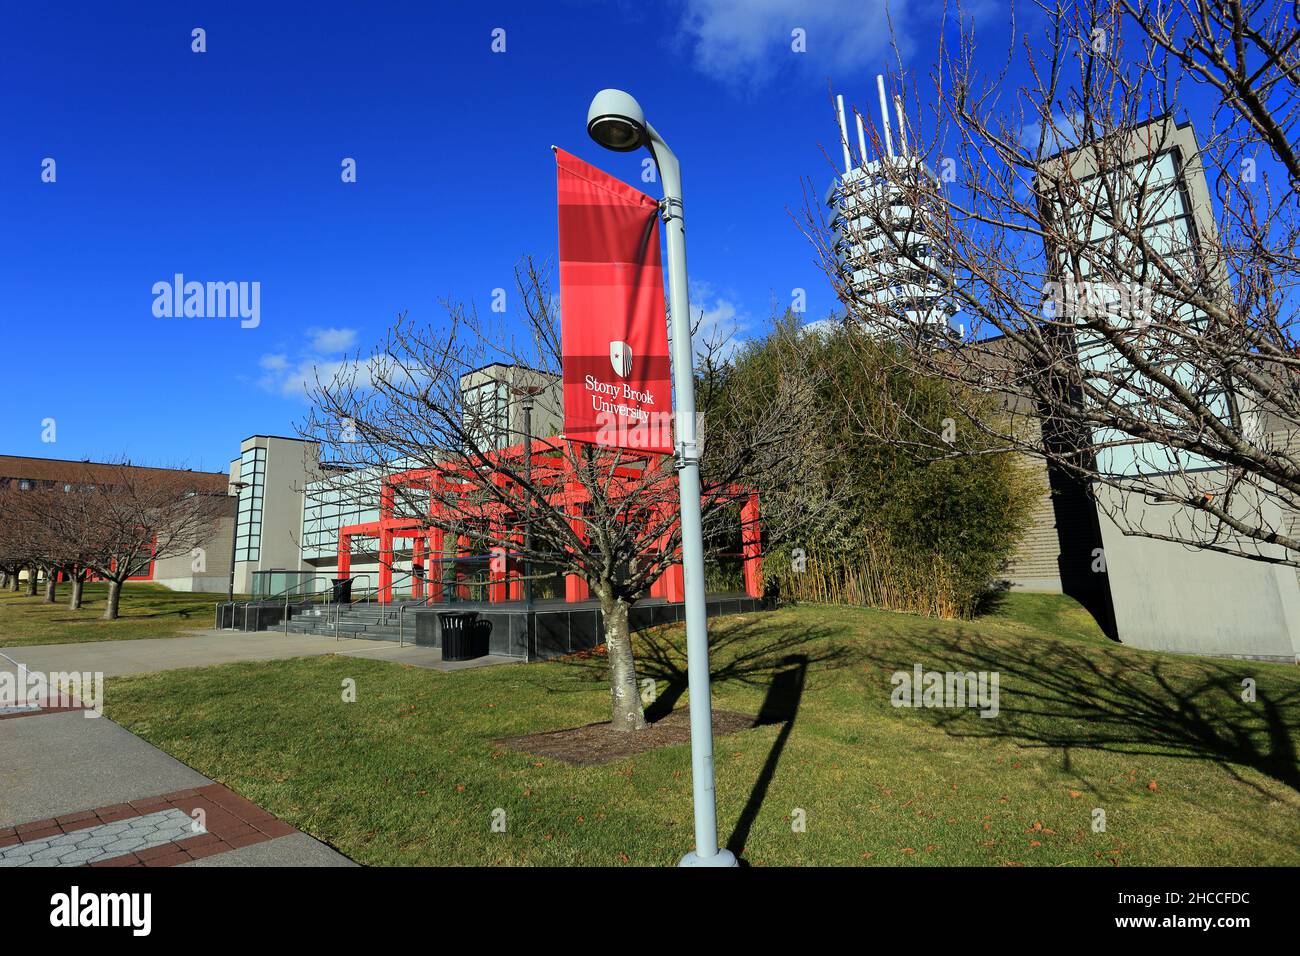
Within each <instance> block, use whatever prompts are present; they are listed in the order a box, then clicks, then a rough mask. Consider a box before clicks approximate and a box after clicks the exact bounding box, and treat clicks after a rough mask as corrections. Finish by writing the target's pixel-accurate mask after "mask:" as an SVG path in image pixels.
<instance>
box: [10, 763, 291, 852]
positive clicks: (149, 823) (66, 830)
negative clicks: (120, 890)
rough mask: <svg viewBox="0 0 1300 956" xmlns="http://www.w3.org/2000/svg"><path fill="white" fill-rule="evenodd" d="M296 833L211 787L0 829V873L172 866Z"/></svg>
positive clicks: (216, 785) (218, 786)
mask: <svg viewBox="0 0 1300 956" xmlns="http://www.w3.org/2000/svg"><path fill="white" fill-rule="evenodd" d="M297 832H298V831H297V830H295V829H294V828H293V827H291V826H289V824H287V823H284V822H282V821H280V820H278V819H276V817H275V815H274V814H271V813H268V812H267V811H265V810H263V809H262V808H261V807H259V806H257V805H256V804H255V803H252V802H250V801H249V800H246V799H244V798H243V797H241V796H240V795H239V794H237V793H235V792H234V791H232V790H230V789H228V788H226V787H223V786H222V785H221V784H219V783H214V784H211V785H209V786H206V787H195V788H191V789H189V790H180V791H177V792H176V793H166V794H162V795H161V796H157V797H149V798H147V799H144V800H132V801H131V802H129V803H117V804H113V805H112V806H107V807H97V808H95V809H93V810H83V811H80V812H78V813H69V814H65V815H64V816H61V817H53V818H50V819H46V820H32V821H29V822H27V823H20V824H18V825H17V826H12V827H0V867H4V866H86V865H89V866H174V865H176V864H178V863H188V862H190V861H191V860H200V859H203V858H204V857H209V856H213V855H215V854H217V853H225V852H227V851H229V850H234V849H237V848H239V847H243V846H251V845H252V844H254V843H262V842H264V841H266V840H272V839H275V838H276V837H282V836H289V835H290V834H293V833H297Z"/></svg>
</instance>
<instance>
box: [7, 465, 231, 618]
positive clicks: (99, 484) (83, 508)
mask: <svg viewBox="0 0 1300 956" xmlns="http://www.w3.org/2000/svg"><path fill="white" fill-rule="evenodd" d="M224 506H225V501H224V496H221V495H214V494H212V493H211V491H210V489H208V488H205V487H204V486H203V485H202V483H201V482H198V481H196V480H195V478H194V476H193V475H191V474H190V473H188V472H185V471H181V470H179V469H159V468H141V467H136V466H132V465H130V464H128V463H126V462H125V461H122V462H112V463H109V464H107V465H97V466H96V468H95V471H94V473H93V474H92V473H91V472H90V471H88V470H87V471H85V472H84V473H83V474H80V475H77V474H75V472H74V474H73V475H72V476H71V477H69V478H68V479H67V480H66V481H64V482H63V483H61V484H58V485H56V486H55V487H53V488H51V489H48V490H46V491H44V492H42V493H41V494H40V495H38V496H36V497H33V499H32V508H33V511H34V513H35V514H34V522H33V523H34V525H35V526H36V528H37V529H38V530H37V532H36V540H37V541H38V542H40V543H41V544H43V545H44V548H43V551H44V554H43V556H42V560H44V561H46V562H47V563H48V564H50V566H54V567H59V568H62V569H64V570H66V571H68V573H69V574H70V576H71V578H72V580H73V601H74V606H79V604H80V599H81V589H80V586H79V585H80V583H81V582H84V580H85V577H86V575H87V573H91V574H94V575H95V576H96V577H98V578H101V579H103V580H105V581H107V582H108V596H107V598H106V600H105V605H104V615H103V616H104V619H105V620H109V621H112V620H116V619H117V616H118V609H119V605H120V601H121V593H122V585H123V583H124V582H126V581H127V580H129V579H130V578H133V577H137V576H139V575H141V574H143V573H145V572H147V571H148V569H149V564H150V562H152V561H156V560H162V559H164V558H169V557H175V556H178V555H185V554H190V553H191V552H192V551H193V550H194V549H195V548H198V547H201V546H202V545H204V544H206V543H207V542H208V541H210V540H211V538H212V535H213V532H214V530H215V528H216V525H217V522H218V521H219V520H220V517H221V515H222V513H223V509H224Z"/></svg>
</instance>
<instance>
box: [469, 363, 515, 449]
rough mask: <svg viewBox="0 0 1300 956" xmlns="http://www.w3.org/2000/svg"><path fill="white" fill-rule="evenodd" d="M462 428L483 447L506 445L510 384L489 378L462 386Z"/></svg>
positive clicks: (508, 423)
mask: <svg viewBox="0 0 1300 956" xmlns="http://www.w3.org/2000/svg"><path fill="white" fill-rule="evenodd" d="M461 414H462V415H463V416H464V423H465V431H466V433H467V434H469V435H470V436H472V437H473V439H474V443H475V444H477V445H478V447H479V448H481V449H483V450H485V451H486V450H489V449H498V448H505V447H507V446H509V445H510V444H512V442H511V439H510V386H509V384H508V383H507V382H505V381H502V380H499V379H490V380H488V381H484V382H482V383H480V384H478V385H471V386H468V387H467V388H465V390H464V392H463V393H462V412H461Z"/></svg>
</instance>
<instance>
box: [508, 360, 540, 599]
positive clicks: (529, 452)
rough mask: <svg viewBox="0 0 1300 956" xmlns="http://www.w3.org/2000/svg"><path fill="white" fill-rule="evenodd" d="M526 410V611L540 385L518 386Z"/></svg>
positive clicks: (530, 578) (529, 596) (530, 582)
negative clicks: (535, 416)
mask: <svg viewBox="0 0 1300 956" xmlns="http://www.w3.org/2000/svg"><path fill="white" fill-rule="evenodd" d="M514 392H515V394H516V395H518V396H519V399H520V402H519V403H520V405H521V406H522V407H523V410H524V484H525V485H527V486H528V488H527V490H526V491H525V492H524V494H525V503H524V610H526V611H531V610H532V609H533V561H532V553H533V405H534V403H535V402H536V401H537V396H538V395H539V394H540V393H541V392H542V386H540V385H516V386H515V387H514Z"/></svg>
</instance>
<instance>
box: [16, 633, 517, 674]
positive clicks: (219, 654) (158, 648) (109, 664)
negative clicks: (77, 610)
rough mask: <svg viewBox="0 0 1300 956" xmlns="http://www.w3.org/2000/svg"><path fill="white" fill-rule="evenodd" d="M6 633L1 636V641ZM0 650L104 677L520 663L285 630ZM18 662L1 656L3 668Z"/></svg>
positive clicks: (50, 668)
mask: <svg viewBox="0 0 1300 956" xmlns="http://www.w3.org/2000/svg"><path fill="white" fill-rule="evenodd" d="M2 640H3V637H2V636H0V641H2ZM0 654H4V655H5V656H6V657H9V658H12V659H13V660H14V661H17V662H18V663H20V664H25V665H26V666H27V667H28V669H30V670H34V671H40V672H43V673H53V672H61V671H83V672H84V671H90V672H92V673H102V674H103V675H104V676H105V677H117V676H120V675H122V674H145V673H151V672H154V671H168V670H177V669H178V668H182V667H207V666H210V665H212V664H230V663H233V662H235V661H267V660H283V659H286V658H290V657H318V656H321V655H324V654H340V655H342V656H344V657H360V658H366V659H368V660H380V661H393V662H394V663H399V664H409V665H411V666H414V667H428V668H431V669H433V670H441V671H453V670H462V669H465V668H470V667H484V666H488V665H491V664H508V663H517V662H516V661H515V659H514V658H511V657H497V656H494V655H488V656H487V657H480V658H477V659H476V660H472V661H444V660H443V659H442V651H441V650H439V649H438V648H436V647H420V646H418V645H415V644H406V645H403V646H401V647H399V646H398V645H397V644H395V643H394V642H392V641H367V640H362V639H359V638H344V639H343V640H335V639H334V638H332V637H320V636H318V635H315V634H282V633H278V632H276V631H252V632H243V631H219V630H207V631H199V632H196V633H195V635H194V636H192V637H166V638H146V639H144V640H138V641H91V642H87V643H83V644H29V645H24V646H21V647H13V648H9V647H5V646H4V644H3V643H0ZM4 670H8V671H10V672H12V671H14V670H16V666H15V665H14V664H13V663H11V662H10V661H8V660H5V658H4V657H0V671H4Z"/></svg>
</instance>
